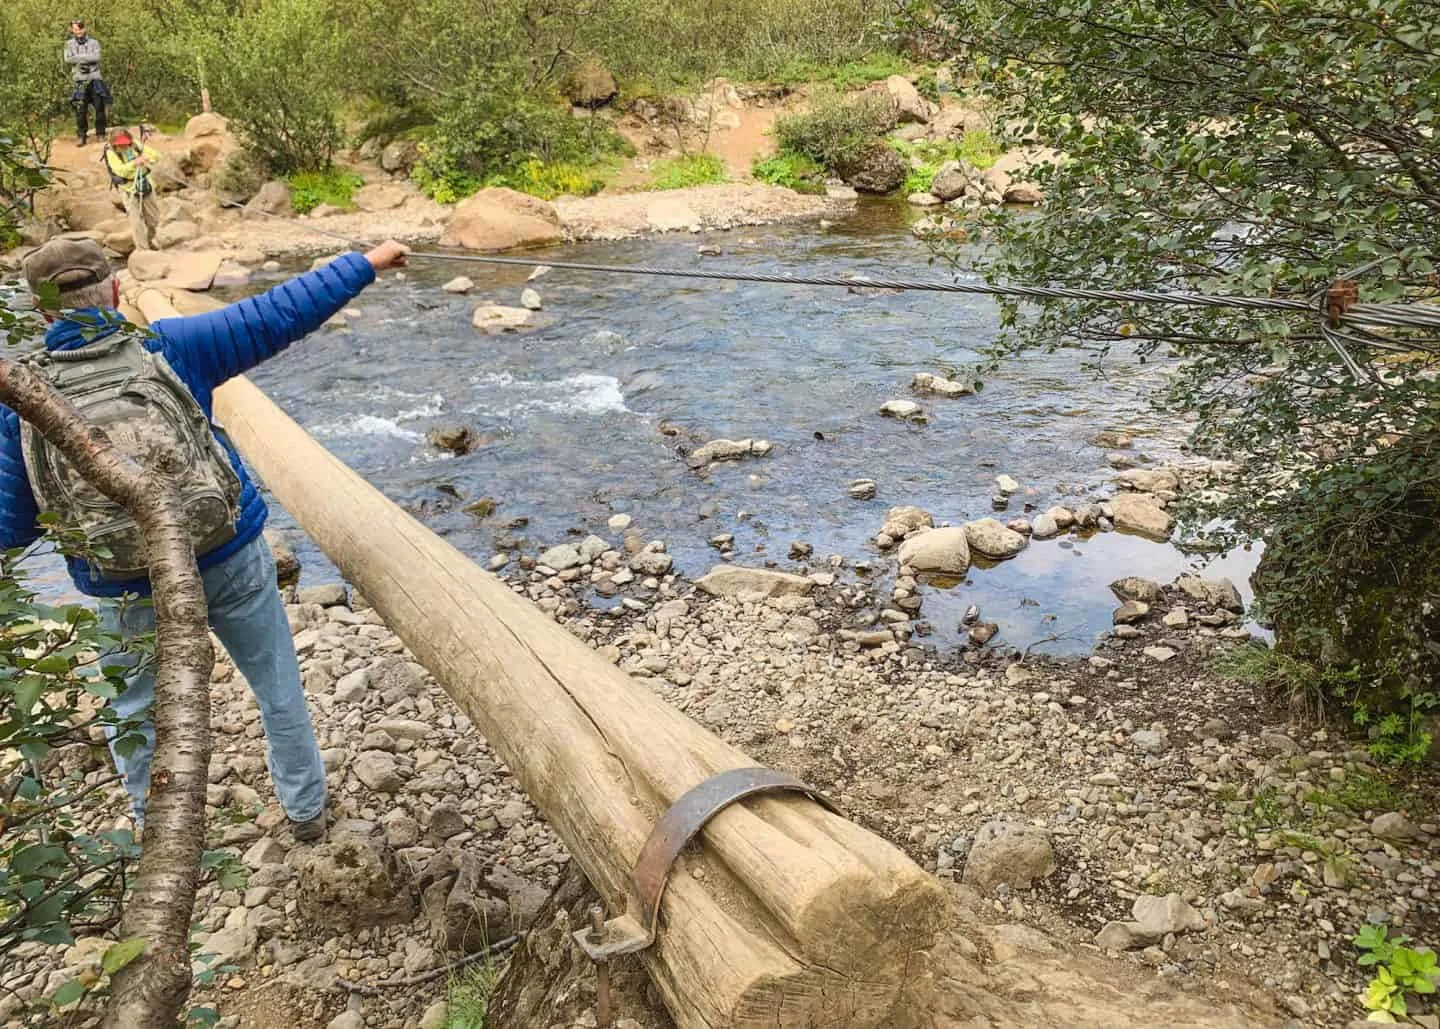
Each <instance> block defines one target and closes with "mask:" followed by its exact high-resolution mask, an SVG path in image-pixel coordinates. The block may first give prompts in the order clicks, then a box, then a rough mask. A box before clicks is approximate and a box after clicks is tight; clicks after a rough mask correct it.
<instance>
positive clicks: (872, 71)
mask: <svg viewBox="0 0 1440 1029" xmlns="http://www.w3.org/2000/svg"><path fill="white" fill-rule="evenodd" d="M909 71H910V62H909V61H907V60H906V59H905V58H903V57H901V56H900V55H899V54H897V53H892V52H890V51H888V50H879V51H876V52H875V53H871V54H867V55H865V56H864V57H862V58H860V59H859V60H856V61H846V62H844V63H843V64H822V63H819V62H816V61H791V62H790V63H788V64H786V65H785V66H784V67H782V68H781V69H780V71H779V73H778V74H777V75H776V76H775V78H776V81H778V82H780V83H782V84H784V85H795V84H798V83H802V82H823V83H826V84H827V85H830V86H834V87H835V88H836V89H839V90H847V89H855V88H856V87H857V86H866V85H869V84H870V83H872V82H879V81H880V80H881V79H888V78H889V77H890V76H891V75H904V74H906V73H908V72H909Z"/></svg>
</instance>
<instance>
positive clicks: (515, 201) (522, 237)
mask: <svg viewBox="0 0 1440 1029" xmlns="http://www.w3.org/2000/svg"><path fill="white" fill-rule="evenodd" d="M897 156H898V155H897ZM562 235H563V233H562V230H561V227H560V216H559V215H558V214H557V213H556V212H555V208H554V207H553V206H552V205H551V204H548V203H546V202H545V201H544V200H540V199H539V198H537V197H532V196H530V195H528V194H526V193H520V192H517V191H516V190H513V189H505V188H503V187H491V188H489V189H482V190H480V192H478V193H476V194H475V195H474V196H472V197H470V198H468V199H466V200H462V201H461V202H460V203H459V204H457V205H456V206H455V211H454V213H453V214H451V216H450V222H449V224H447V225H446V226H445V232H444V234H443V235H442V236H441V237H440V245H441V246H445V247H461V248H463V249H466V250H483V251H496V250H510V249H512V248H514V247H523V246H543V245H545V244H547V243H558V242H559V241H560V239H561V236H562Z"/></svg>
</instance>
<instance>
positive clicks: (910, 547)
mask: <svg viewBox="0 0 1440 1029" xmlns="http://www.w3.org/2000/svg"><path fill="white" fill-rule="evenodd" d="M997 524H998V523H997ZM1001 528H1002V529H1004V531H1006V532H1009V530H1008V529H1005V527H1004V526H1001ZM1011 535H1013V536H1018V535H1019V534H1018V533H1011ZM1020 538H1021V539H1024V537H1023V536H1022V537H1020ZM900 563H901V564H902V565H907V566H909V567H910V568H913V569H914V570H915V571H917V572H936V573H940V574H943V575H954V576H959V575H964V574H965V573H966V572H968V571H969V570H970V539H969V534H968V533H967V532H966V531H965V529H964V528H963V527H953V528H948V529H931V530H930V531H929V532H922V533H919V534H918V535H915V536H911V537H910V538H909V539H907V540H906V541H905V542H904V543H902V544H901V545H900Z"/></svg>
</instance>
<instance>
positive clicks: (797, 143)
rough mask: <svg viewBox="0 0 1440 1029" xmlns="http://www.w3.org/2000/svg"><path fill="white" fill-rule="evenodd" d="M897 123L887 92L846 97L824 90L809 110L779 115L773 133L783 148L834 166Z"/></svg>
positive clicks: (892, 104)
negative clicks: (783, 115)
mask: <svg viewBox="0 0 1440 1029" xmlns="http://www.w3.org/2000/svg"><path fill="white" fill-rule="evenodd" d="M894 125H895V102H894V101H893V100H891V99H890V97H889V96H887V95H881V94H879V93H866V94H862V95H861V96H858V97H853V98H847V97H843V96H841V95H840V94H838V93H834V92H823V93H820V94H818V95H817V96H816V98H815V102H814V104H813V105H812V107H811V109H810V110H809V111H806V112H804V113H803V114H792V115H787V116H786V117H783V118H780V119H778V120H777V121H776V122H775V129H774V135H775V140H776V142H777V143H779V144H780V149H781V150H782V151H790V152H791V153H796V154H803V155H805V156H806V157H808V158H810V159H811V160H813V161H815V162H817V163H819V164H820V165H822V166H823V167H825V168H830V169H833V168H836V167H838V166H839V165H841V164H844V163H845V162H846V160H847V159H848V158H851V157H853V155H854V154H855V153H856V152H857V151H858V150H859V149H860V148H861V147H863V146H864V145H865V144H866V143H869V142H872V141H874V140H875V139H878V138H879V137H880V135H881V134H883V133H885V132H887V131H889V130H890V129H891V128H893V127H894Z"/></svg>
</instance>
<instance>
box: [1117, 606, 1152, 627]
mask: <svg viewBox="0 0 1440 1029" xmlns="http://www.w3.org/2000/svg"><path fill="white" fill-rule="evenodd" d="M1149 613H1150V605H1149V604H1147V603H1145V601H1143V600H1127V601H1125V603H1123V604H1121V605H1120V606H1119V607H1117V608H1116V609H1115V610H1114V612H1112V613H1111V615H1110V621H1111V622H1112V623H1113V624H1115V625H1134V624H1135V623H1136V622H1140V621H1144V619H1145V616H1146V615H1148V614H1149Z"/></svg>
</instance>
